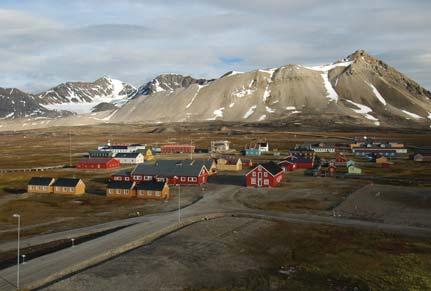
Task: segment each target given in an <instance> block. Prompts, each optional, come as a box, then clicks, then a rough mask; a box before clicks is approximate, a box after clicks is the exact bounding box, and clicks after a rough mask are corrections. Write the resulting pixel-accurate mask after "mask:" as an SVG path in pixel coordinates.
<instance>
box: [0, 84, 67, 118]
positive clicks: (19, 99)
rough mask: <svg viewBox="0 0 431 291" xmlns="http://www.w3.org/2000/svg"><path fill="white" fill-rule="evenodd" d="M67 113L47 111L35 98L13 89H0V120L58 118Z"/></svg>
mask: <svg viewBox="0 0 431 291" xmlns="http://www.w3.org/2000/svg"><path fill="white" fill-rule="evenodd" d="M65 115H68V113H67V112H61V111H60V112H58V111H52V110H49V109H47V108H45V107H43V106H41V105H40V104H39V102H38V100H37V98H36V97H35V96H33V95H31V94H28V93H25V92H22V91H20V90H18V89H15V88H0V118H1V119H17V118H26V117H28V118H33V117H50V118H54V117H60V116H65Z"/></svg>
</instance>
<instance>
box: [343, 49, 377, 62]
mask: <svg viewBox="0 0 431 291" xmlns="http://www.w3.org/2000/svg"><path fill="white" fill-rule="evenodd" d="M362 57H363V58H369V57H371V56H370V54H368V52H367V51H366V50H362V49H360V50H356V51H355V52H353V53H352V54H350V55H349V56H348V57H347V58H348V59H349V60H351V61H354V60H357V59H359V58H362Z"/></svg>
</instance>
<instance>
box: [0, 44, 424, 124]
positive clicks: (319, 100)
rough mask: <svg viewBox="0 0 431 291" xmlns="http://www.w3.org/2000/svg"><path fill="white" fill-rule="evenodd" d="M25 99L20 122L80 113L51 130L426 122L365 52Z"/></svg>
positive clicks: (391, 74)
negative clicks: (133, 125) (223, 123)
mask: <svg viewBox="0 0 431 291" xmlns="http://www.w3.org/2000/svg"><path fill="white" fill-rule="evenodd" d="M21 93H22V92H21ZM22 94H24V95H25V93H22ZM27 95H28V94H27ZM23 98H24V97H23ZM32 98H33V99H32ZM27 99H30V100H32V101H29V103H28V104H29V105H30V103H31V102H33V103H31V104H33V105H34V106H33V105H32V106H33V107H34V108H33V107H31V109H29V111H28V112H27V113H24V114H23V115H20V116H25V115H26V114H27V115H28V114H31V113H32V112H37V110H38V109H39V110H41V111H42V112H43V114H51V111H50V110H54V109H56V110H58V109H66V110H69V111H74V112H84V113H85V114H80V115H77V116H69V117H66V118H56V119H55V120H54V119H53V120H52V122H50V123H49V125H50V126H54V125H55V126H61V125H85V124H98V123H135V122H141V123H169V122H202V121H205V122H208V121H226V122H240V123H250V122H251V123H256V122H262V123H269V124H277V125H282V126H284V125H286V126H294V127H306V126H312V127H314V128H316V127H317V128H323V129H325V128H335V127H337V128H340V127H343V128H366V127H376V128H378V127H388V128H421V129H422V128H430V123H431V92H429V91H428V90H426V89H424V88H423V87H421V86H420V85H419V84H418V83H416V82H415V81H413V80H411V79H409V78H408V77H406V76H405V75H403V74H402V73H400V72H399V71H397V70H396V69H395V68H393V67H391V66H389V65H388V64H386V63H384V62H383V61H381V60H379V59H377V58H375V57H373V56H371V55H369V54H368V53H367V52H365V51H363V50H359V51H356V52H354V53H353V54H351V55H349V56H347V57H346V58H344V59H341V60H339V61H336V62H334V63H330V64H327V65H320V66H305V65H294V64H289V65H285V66H282V67H278V68H271V69H264V70H262V69H258V70H254V71H250V72H235V71H231V72H228V73H226V74H224V75H223V76H221V77H220V78H218V79H214V80H205V79H195V78H192V77H190V76H182V75H178V74H162V75H160V76H158V77H156V78H155V79H153V80H152V81H150V82H148V83H146V84H144V85H143V86H141V87H139V89H138V90H136V89H134V88H133V87H132V86H130V85H127V84H125V83H122V82H120V81H114V80H112V79H109V78H101V79H99V80H97V81H95V82H93V83H82V82H79V83H78V82H76V83H65V84H61V85H59V86H57V87H54V88H53V89H51V90H48V91H47V92H43V93H40V94H37V95H36V96H32V95H28V96H27ZM38 102H39V103H40V104H39V106H42V107H38ZM8 106H9V107H10V105H8ZM29 108H30V107H29ZM44 109H46V110H48V112H45V111H44ZM4 112H5V113H2V114H3V116H5V115H7V114H10V112H11V111H10V110H9V111H7V110H5V111H4ZM8 112H9V113H8ZM54 112H58V111H54ZM0 123H1V122H0ZM24 123H25V124H26V129H28V128H30V125H29V123H28V122H27V121H24ZM31 126H32V128H35V127H46V126H48V125H47V124H46V123H37V122H35V124H34V125H31ZM0 128H1V130H6V129H10V128H13V129H14V130H19V129H20V128H21V125H20V123H18V122H17V121H16V120H14V122H13V123H11V122H9V123H8V124H7V125H3V124H0Z"/></svg>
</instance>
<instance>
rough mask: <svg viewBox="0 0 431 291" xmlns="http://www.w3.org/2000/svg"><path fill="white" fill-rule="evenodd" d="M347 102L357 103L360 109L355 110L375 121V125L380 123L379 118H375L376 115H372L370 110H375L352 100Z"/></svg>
mask: <svg viewBox="0 0 431 291" xmlns="http://www.w3.org/2000/svg"><path fill="white" fill-rule="evenodd" d="M347 102H349V103H351V104H353V105H355V106H356V107H357V108H359V109H352V110H353V111H355V112H356V113H359V114H362V115H363V116H364V117H365V118H367V119H369V120H372V121H374V124H375V125H380V122H379V120H378V119H377V118H375V117H374V116H372V115H371V114H369V113H370V112H373V110H372V109H371V108H370V107H368V106H365V105H362V104H359V103H356V102H353V101H351V100H347Z"/></svg>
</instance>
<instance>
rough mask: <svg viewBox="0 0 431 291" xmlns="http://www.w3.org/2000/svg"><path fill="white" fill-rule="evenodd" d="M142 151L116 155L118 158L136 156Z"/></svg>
mask: <svg viewBox="0 0 431 291" xmlns="http://www.w3.org/2000/svg"><path fill="white" fill-rule="evenodd" d="M140 154H141V153H139V152H138V153H118V154H116V155H115V157H116V158H136V157H137V156H139V155H140Z"/></svg>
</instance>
